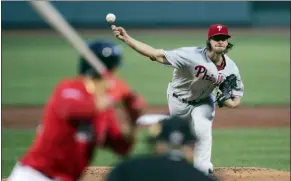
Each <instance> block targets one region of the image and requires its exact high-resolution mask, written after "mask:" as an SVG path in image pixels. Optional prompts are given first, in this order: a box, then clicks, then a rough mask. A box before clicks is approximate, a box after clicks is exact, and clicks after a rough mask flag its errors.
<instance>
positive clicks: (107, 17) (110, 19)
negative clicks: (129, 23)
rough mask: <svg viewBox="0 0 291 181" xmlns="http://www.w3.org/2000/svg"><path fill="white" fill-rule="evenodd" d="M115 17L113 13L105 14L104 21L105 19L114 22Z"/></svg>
mask: <svg viewBox="0 0 291 181" xmlns="http://www.w3.org/2000/svg"><path fill="white" fill-rule="evenodd" d="M115 19H116V17H115V15H114V14H112V13H109V14H107V16H106V21H107V22H108V23H114V21H115Z"/></svg>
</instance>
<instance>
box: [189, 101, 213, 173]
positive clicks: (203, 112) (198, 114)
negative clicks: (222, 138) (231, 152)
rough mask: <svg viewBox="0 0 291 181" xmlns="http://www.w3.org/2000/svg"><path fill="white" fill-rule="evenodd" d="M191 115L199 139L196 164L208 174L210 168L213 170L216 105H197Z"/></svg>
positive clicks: (195, 153)
mask: <svg viewBox="0 0 291 181" xmlns="http://www.w3.org/2000/svg"><path fill="white" fill-rule="evenodd" d="M191 116H192V119H193V126H194V130H195V133H196V135H197V137H198V139H199V141H198V142H197V143H196V144H195V148H194V166H195V167H196V168H198V169H200V170H201V171H203V172H205V173H206V174H208V173H209V170H211V171H213V165H212V163H211V152H212V122H213V118H214V107H213V106H212V105H211V104H210V105H209V104H204V105H201V106H199V107H195V108H194V109H193V111H192V114H191Z"/></svg>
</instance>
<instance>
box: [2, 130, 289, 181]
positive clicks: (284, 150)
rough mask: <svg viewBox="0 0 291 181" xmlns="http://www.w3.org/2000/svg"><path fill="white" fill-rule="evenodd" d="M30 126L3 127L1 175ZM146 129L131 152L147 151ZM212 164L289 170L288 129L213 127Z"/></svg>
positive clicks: (107, 157) (113, 159)
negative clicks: (20, 128)
mask: <svg viewBox="0 0 291 181" xmlns="http://www.w3.org/2000/svg"><path fill="white" fill-rule="evenodd" d="M33 136H34V131H33V130H18V129H3V130H2V170H1V172H2V178H5V177H7V176H8V175H9V173H10V171H11V169H12V167H13V166H14V164H15V162H16V161H17V159H18V157H19V156H21V155H22V154H23V153H24V152H25V151H26V149H27V147H28V146H29V145H30V143H31V142H32V139H33ZM145 136H146V132H145V131H142V132H140V133H139V135H138V141H137V144H136V145H135V147H134V151H133V154H134V155H137V154H142V153H148V151H149V150H148V145H147V144H146V143H145V142H143V141H142V140H144V139H145ZM213 138H214V141H213V155H212V157H213V160H212V161H213V164H214V166H215V167H222V166H223V167H227V166H248V167H265V168H273V169H280V170H287V171H289V170H290V129H289V128H272V129H215V130H214V132H213ZM118 161H120V160H119V158H118V157H117V156H115V155H114V154H112V153H110V152H108V151H107V150H99V151H98V152H97V154H96V158H95V159H94V161H93V165H96V166H113V165H114V164H115V163H117V162H118Z"/></svg>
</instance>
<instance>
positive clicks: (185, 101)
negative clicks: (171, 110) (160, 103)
mask: <svg viewBox="0 0 291 181" xmlns="http://www.w3.org/2000/svg"><path fill="white" fill-rule="evenodd" d="M173 97H176V98H177V99H178V100H180V101H181V102H183V103H186V104H191V105H195V104H199V103H202V102H204V101H205V100H207V99H208V98H206V99H202V100H198V101H197V100H193V101H187V100H186V99H184V98H179V96H178V95H177V94H176V93H173Z"/></svg>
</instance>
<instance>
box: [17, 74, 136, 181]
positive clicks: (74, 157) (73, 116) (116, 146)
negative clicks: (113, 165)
mask: <svg viewBox="0 0 291 181" xmlns="http://www.w3.org/2000/svg"><path fill="white" fill-rule="evenodd" d="M95 99H96V98H95V97H94V96H93V95H91V94H89V93H88V92H87V90H86V88H85V86H84V84H83V81H82V79H80V78H76V79H66V80H63V81H61V82H60V83H59V84H58V86H57V87H56V89H55V90H54V92H53V94H52V96H51V98H50V99H49V101H48V103H47V105H46V106H45V109H44V115H43V118H42V123H41V126H40V128H39V129H38V132H37V135H36V138H35V140H34V142H33V145H32V146H31V147H30V148H29V150H28V152H27V153H26V154H25V155H24V157H23V158H21V160H20V164H22V165H27V166H30V167H32V168H34V169H35V170H38V171H40V172H41V173H43V174H44V175H46V176H47V177H48V178H52V179H60V180H63V181H74V180H77V179H78V178H79V177H80V176H81V174H82V171H83V170H84V168H85V167H86V166H87V165H88V164H89V163H90V161H91V159H92V156H93V154H94V149H95V148H97V147H108V148H110V149H112V151H114V152H116V153H118V154H121V155H126V154H127V153H128V152H129V150H130V149H131V146H132V143H133V140H131V141H128V140H126V139H125V138H124V137H123V135H122V134H121V131H120V128H119V125H118V120H117V119H116V117H115V114H114V113H115V112H114V110H113V109H112V108H108V109H106V110H102V111H98V110H97V109H96V106H95V103H94V102H95Z"/></svg>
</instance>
